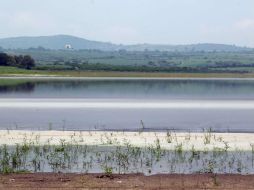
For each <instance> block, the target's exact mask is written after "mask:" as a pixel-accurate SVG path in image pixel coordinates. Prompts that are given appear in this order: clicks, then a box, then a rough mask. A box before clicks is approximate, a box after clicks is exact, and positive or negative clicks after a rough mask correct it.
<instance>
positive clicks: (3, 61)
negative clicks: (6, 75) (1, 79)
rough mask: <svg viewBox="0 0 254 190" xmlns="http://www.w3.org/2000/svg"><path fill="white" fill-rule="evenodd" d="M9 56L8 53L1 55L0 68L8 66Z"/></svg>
mask: <svg viewBox="0 0 254 190" xmlns="http://www.w3.org/2000/svg"><path fill="white" fill-rule="evenodd" d="M8 60H9V56H8V55H7V54H6V53H0V66H8Z"/></svg>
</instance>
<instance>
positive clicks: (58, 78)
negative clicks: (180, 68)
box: [0, 75, 254, 81]
mask: <svg viewBox="0 0 254 190" xmlns="http://www.w3.org/2000/svg"><path fill="white" fill-rule="evenodd" d="M0 79H10V80H11V79H12V80H15V79H38V80H48V79H50V80H239V81H242V80H243V81H245V80H251V81H252V80H254V77H246V78H245V77H188V76H186V77H177V76H172V77H149V76H144V77H143V76H141V77H132V76H130V77H121V76H119V77H118V76H115V77H114V76H112V77H111V76H109V77H103V76H102V77H97V76H94V77H93V76H89V77H85V76H81V77H76V76H60V75H59V76H58V75H53V76H52V75H22V76H20V75H13V76H11V75H10V76H2V75H0Z"/></svg>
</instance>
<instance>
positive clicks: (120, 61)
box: [0, 48, 254, 77]
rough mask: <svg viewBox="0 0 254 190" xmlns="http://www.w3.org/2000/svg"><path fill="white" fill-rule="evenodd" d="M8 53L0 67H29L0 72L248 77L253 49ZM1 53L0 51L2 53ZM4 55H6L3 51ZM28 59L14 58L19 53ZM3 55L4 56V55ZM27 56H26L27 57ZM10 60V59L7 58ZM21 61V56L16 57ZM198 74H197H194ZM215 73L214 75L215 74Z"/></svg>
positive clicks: (253, 68) (35, 50) (253, 61)
mask: <svg viewBox="0 0 254 190" xmlns="http://www.w3.org/2000/svg"><path fill="white" fill-rule="evenodd" d="M4 52H6V53H7V54H8V55H9V58H8V59H6V60H7V61H5V63H4V64H1V63H0V65H2V66H14V67H22V68H26V69H31V68H32V69H33V70H32V71H24V70H20V69H12V68H11V67H8V68H2V67H1V68H0V74H1V75H5V74H6V75H8V74H24V75H26V74H38V75H57V76H112V77H114V76H116V77H117V76H118V77H119V76H126V77H128V76H135V77H139V76H142V77H149V76H151V77H164V76H165V77H171V76H174V75H175V74H173V73H177V74H176V76H179V77H181V76H185V75H186V76H188V77H192V76H193V77H195V76H197V77H199V76H201V77H202V74H204V75H203V77H210V76H211V77H217V75H218V76H220V77H224V76H225V77H228V76H232V77H234V76H235V75H236V77H252V76H253V73H254V52H253V51H240V52H216V51H214V52H205V51H193V52H189V51H187V52H185V51H182V52H170V51H165V52H164V51H126V50H118V51H100V50H48V49H44V48H30V49H26V50H23V49H16V50H4ZM2 55H4V53H2ZM5 55H6V54H5ZM16 55H30V56H31V57H32V58H33V59H34V60H35V63H36V65H35V66H34V65H33V59H32V58H31V57H30V56H23V58H24V59H25V58H26V60H31V64H25V63H29V61H23V62H24V64H23V65H22V64H20V63H23V62H22V61H21V62H20V61H18V60H19V59H18V58H20V57H22V56H16ZM5 57H6V56H5ZM28 57H29V59H28ZM10 60H11V61H10ZM20 60H21V59H20ZM197 73H198V74H197ZM215 73H216V74H215Z"/></svg>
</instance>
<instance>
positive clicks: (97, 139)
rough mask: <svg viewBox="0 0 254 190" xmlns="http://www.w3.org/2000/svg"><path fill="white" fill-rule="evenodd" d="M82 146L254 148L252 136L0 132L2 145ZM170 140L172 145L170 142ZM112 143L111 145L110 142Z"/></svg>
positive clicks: (164, 133)
mask: <svg viewBox="0 0 254 190" xmlns="http://www.w3.org/2000/svg"><path fill="white" fill-rule="evenodd" d="M63 140H64V141H65V143H70V144H79V145H105V144H107V145H108V144H110V146H114V145H117V146H119V145H120V146H121V145H122V146H126V144H127V143H128V144H130V145H133V146H137V147H148V146H154V145H155V143H156V142H159V143H160V146H161V148H163V149H166V150H174V149H175V146H176V145H179V144H181V145H182V148H183V150H191V149H192V148H193V147H194V148H195V149H196V150H213V148H214V147H216V148H224V147H225V146H227V150H228V151H235V150H242V151H251V150H252V148H253V146H252V145H254V134H252V133H211V132H204V133H175V132H111V131H24V130H0V144H1V145H3V144H7V145H16V144H20V143H33V144H38V145H45V144H50V145H58V144H61V142H62V141H63ZM169 141H170V143H169ZM109 142H110V143H109Z"/></svg>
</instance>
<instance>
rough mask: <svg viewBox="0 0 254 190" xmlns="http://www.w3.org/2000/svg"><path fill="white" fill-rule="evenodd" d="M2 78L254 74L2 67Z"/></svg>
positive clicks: (168, 76)
mask: <svg viewBox="0 0 254 190" xmlns="http://www.w3.org/2000/svg"><path fill="white" fill-rule="evenodd" d="M0 76H59V77H60V76H63V77H148V78H149V77H160V78H171V77H181V78H187V77H191V78H192V77H193V78H216V77H218V78H234V77H238V78H251V77H254V73H226V72H225V73H216V72H213V73H186V72H185V73H184V72H177V73H173V72H172V73H171V72H168V73H166V72H119V71H77V70H60V71H56V70H26V69H20V68H16V67H1V66H0Z"/></svg>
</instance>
